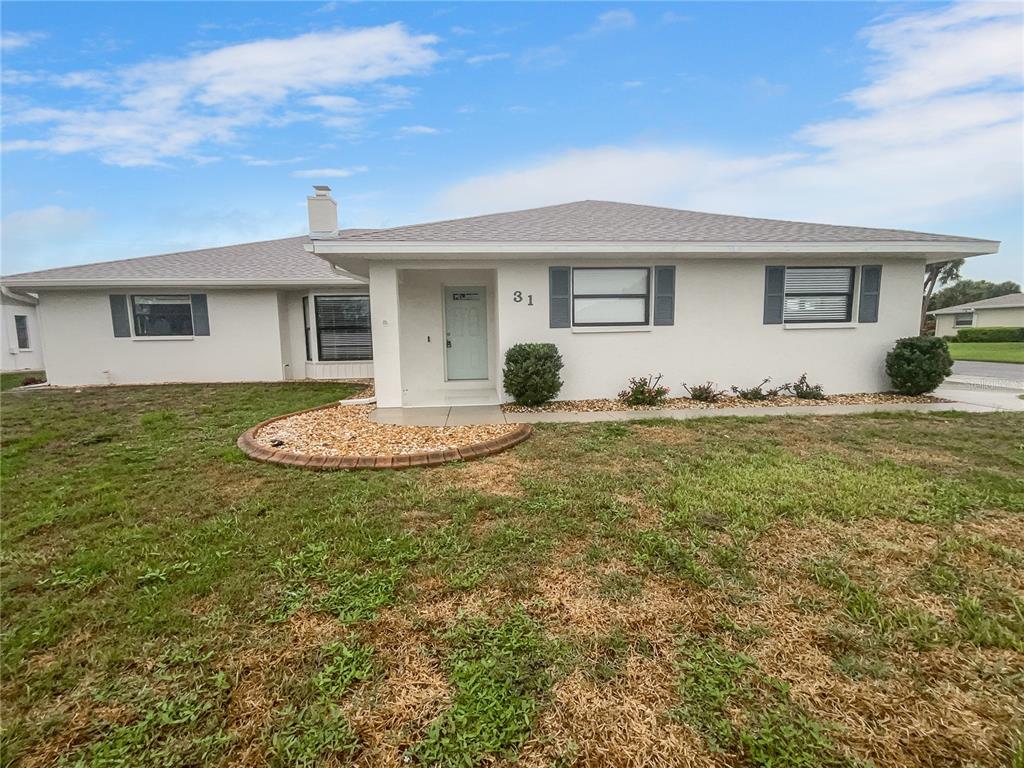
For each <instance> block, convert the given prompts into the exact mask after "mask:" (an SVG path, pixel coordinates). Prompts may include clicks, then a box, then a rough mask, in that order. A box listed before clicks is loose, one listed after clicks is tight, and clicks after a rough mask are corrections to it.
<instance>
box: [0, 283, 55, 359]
mask: <svg viewBox="0 0 1024 768" xmlns="http://www.w3.org/2000/svg"><path fill="white" fill-rule="evenodd" d="M0 307H2V313H0V315H2V316H0V320H2V325H0V356H2V357H0V370H4V371H41V370H43V369H44V368H45V365H44V361H43V338H42V334H41V333H40V329H39V312H38V308H37V307H36V306H35V305H34V304H23V303H21V302H17V301H12V300H11V299H9V298H7V297H6V296H2V295H0ZM15 315H24V316H25V317H26V318H27V322H28V343H29V348H28V349H18V334H17V332H16V330H15V326H14V316H15Z"/></svg>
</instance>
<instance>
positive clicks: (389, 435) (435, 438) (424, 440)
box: [255, 405, 520, 456]
mask: <svg viewBox="0 0 1024 768" xmlns="http://www.w3.org/2000/svg"><path fill="white" fill-rule="evenodd" d="M373 408H374V406H372V405H337V406H333V407H330V408H320V409H318V410H314V411H306V412H304V413H298V414H295V415H294V416H289V417H287V418H284V419H280V420H278V421H274V422H272V423H270V424H267V425H266V426H264V427H262V428H260V430H259V431H258V432H257V433H256V435H255V441H256V443H258V444H259V445H261V446H263V447H265V448H272V449H275V450H277V451H288V452H291V453H296V454H303V455H306V456H388V455H390V456H404V455H408V454H414V453H425V452H427V451H443V450H448V449H454V448H465V447H468V446H471V445H475V444H476V443H481V442H484V441H485V440H492V439H494V438H497V437H503V436H505V435H507V434H509V433H511V432H514V431H515V430H516V429H518V428H519V427H520V425H519V424H474V425H470V426H460V427H406V426H397V425H394V424H376V423H374V422H372V421H370V420H369V419H368V418H367V416H368V415H369V413H370V412H371V411H372V410H373Z"/></svg>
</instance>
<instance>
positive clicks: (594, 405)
mask: <svg viewBox="0 0 1024 768" xmlns="http://www.w3.org/2000/svg"><path fill="white" fill-rule="evenodd" d="M948 402H950V401H949V400H944V399H943V398H941V397H933V396H931V395H918V396H910V395H895V394H889V393H885V392H882V393H878V392H876V393H865V394H853V395H831V396H829V397H827V398H825V399H824V400H802V399H800V398H798V397H792V396H789V397H773V398H769V399H767V400H744V399H742V398H740V397H734V396H725V397H723V398H722V399H721V400H719V401H717V402H714V403H704V402H701V401H699V400H691V399H690V398H688V397H671V398H668V399H667V400H665V402H664V403H662V404H661V405H650V406H647V405H638V406H630V405H626V404H625V403H623V402H622V401H621V400H616V399H595V400H555V401H554V402H551V403H545V404H544V405H538V406H534V407H527V406H524V405H512V404H508V405H504V406H502V408H503V409H504V411H505V412H506V413H541V412H545V411H657V410H662V409H668V408H671V409H677V408H690V409H698V410H704V409H718V408H776V407H779V406H793V405H889V404H893V403H948Z"/></svg>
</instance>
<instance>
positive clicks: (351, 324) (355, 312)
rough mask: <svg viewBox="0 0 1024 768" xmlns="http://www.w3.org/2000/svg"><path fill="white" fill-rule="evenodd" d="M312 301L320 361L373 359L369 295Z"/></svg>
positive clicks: (331, 297)
mask: <svg viewBox="0 0 1024 768" xmlns="http://www.w3.org/2000/svg"><path fill="white" fill-rule="evenodd" d="M313 301H314V306H315V308H316V310H315V311H316V345H317V354H318V355H319V358H320V360H322V361H335V360H372V359H373V341H372V338H371V336H370V297H369V296H315V297H314V299H313Z"/></svg>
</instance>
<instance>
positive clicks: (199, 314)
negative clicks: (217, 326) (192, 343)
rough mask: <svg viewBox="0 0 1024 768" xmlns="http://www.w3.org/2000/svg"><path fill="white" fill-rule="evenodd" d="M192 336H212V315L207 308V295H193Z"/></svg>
mask: <svg viewBox="0 0 1024 768" xmlns="http://www.w3.org/2000/svg"><path fill="white" fill-rule="evenodd" d="M192 335H193V336H209V335H210V313H209V311H208V310H207V308H206V294H205V293H193V294H192Z"/></svg>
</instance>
